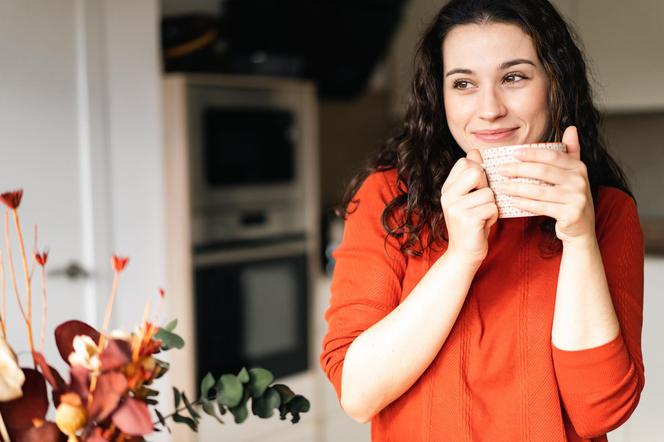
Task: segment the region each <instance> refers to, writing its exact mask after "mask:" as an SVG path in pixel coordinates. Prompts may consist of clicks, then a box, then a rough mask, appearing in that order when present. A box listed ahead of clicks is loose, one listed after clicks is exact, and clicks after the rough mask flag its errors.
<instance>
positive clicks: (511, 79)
mask: <svg viewBox="0 0 664 442" xmlns="http://www.w3.org/2000/svg"><path fill="white" fill-rule="evenodd" d="M527 78H528V77H526V76H525V75H521V74H507V75H506V76H505V82H507V83H518V82H519V81H522V80H526V79H527Z"/></svg>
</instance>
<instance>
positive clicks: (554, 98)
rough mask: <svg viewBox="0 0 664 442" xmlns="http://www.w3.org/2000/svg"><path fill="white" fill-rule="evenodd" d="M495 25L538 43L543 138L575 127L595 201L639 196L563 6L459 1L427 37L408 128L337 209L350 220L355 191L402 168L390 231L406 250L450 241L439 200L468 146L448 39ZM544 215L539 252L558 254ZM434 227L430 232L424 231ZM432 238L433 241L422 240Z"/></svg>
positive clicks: (388, 219) (532, 0)
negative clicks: (450, 72) (456, 121)
mask: <svg viewBox="0 0 664 442" xmlns="http://www.w3.org/2000/svg"><path fill="white" fill-rule="evenodd" d="M488 23H509V24H515V25H517V26H519V27H520V28H521V29H522V30H523V31H524V32H525V33H526V34H527V35H529V36H530V37H531V38H532V40H533V42H534V45H535V48H536V50H537V54H538V56H539V59H540V61H541V63H542V64H543V66H544V69H545V71H546V74H547V77H548V80H549V91H548V101H549V103H548V104H549V109H550V116H551V121H550V126H549V127H550V132H549V134H548V136H547V138H546V139H545V140H542V141H561V139H562V134H563V132H564V130H565V128H566V127H568V126H570V125H574V126H576V127H577V129H578V134H579V141H580V143H581V146H582V149H581V160H582V161H583V162H584V163H585V165H586V168H587V170H588V178H589V182H590V187H591V192H592V197H593V201H594V202H596V201H597V193H598V187H599V186H600V185H604V186H612V187H617V188H619V189H621V190H623V191H625V192H626V193H628V194H629V195H630V196H631V197H632V198H634V196H633V194H632V192H631V191H630V189H629V186H628V184H627V180H626V177H625V174H624V173H623V171H622V170H621V168H620V166H619V165H618V164H617V163H616V161H615V160H614V159H613V158H612V157H611V155H610V154H609V153H608V152H607V150H606V148H605V143H604V141H603V139H602V136H601V134H600V132H599V125H600V114H599V111H598V110H597V108H596V107H595V105H594V104H593V99H592V91H591V87H590V84H589V81H588V74H587V68H586V62H585V60H584V56H583V54H582V52H581V50H580V49H579V47H578V46H577V44H576V42H575V38H574V36H573V35H572V33H571V31H570V29H569V28H568V26H567V24H566V23H565V21H564V20H563V18H562V17H561V16H560V14H559V13H558V12H557V11H556V9H555V8H554V7H553V6H552V5H551V4H550V3H549V2H548V1H547V0H501V1H495V0H452V1H450V2H449V3H447V4H446V5H445V6H444V7H443V8H442V9H441V10H440V12H439V13H438V14H437V16H436V17H435V19H434V21H433V23H431V25H429V27H428V28H427V30H426V31H425V32H424V35H423V36H422V39H421V41H420V44H419V48H418V50H417V54H416V57H415V75H414V78H413V81H412V84H411V92H410V98H409V102H408V107H407V110H406V114H405V117H404V121H403V126H402V127H401V128H400V129H399V131H398V133H397V134H396V135H395V136H394V137H392V138H390V139H389V140H387V142H386V143H385V144H384V145H383V146H382V148H381V149H380V150H379V151H378V152H377V153H376V154H375V155H374V156H373V157H372V158H371V159H370V160H369V162H368V164H367V165H366V166H364V167H363V168H362V169H361V170H360V171H359V172H358V173H357V174H356V175H355V176H354V177H353V178H352V179H351V181H350V182H349V183H348V186H347V188H346V190H345V193H344V195H343V197H342V201H341V204H340V205H339V206H338V207H337V208H336V210H335V211H336V214H337V215H338V216H340V217H342V218H344V219H345V218H346V217H347V215H348V214H350V213H352V212H353V211H354V207H351V204H354V205H356V204H358V203H359V200H357V199H353V198H354V195H355V194H356V192H357V190H358V189H359V187H360V186H361V185H362V183H363V182H364V180H365V179H366V178H367V176H368V175H369V174H371V173H373V172H376V171H384V170H389V169H396V171H397V183H396V185H397V189H398V194H397V196H396V197H395V198H394V199H393V200H392V201H391V202H389V203H388V205H387V206H386V208H385V210H384V212H383V215H382V223H383V226H384V228H385V230H386V232H387V235H390V236H393V237H395V238H398V239H401V252H402V253H404V254H409V255H416V256H420V255H421V254H422V252H423V250H424V248H425V247H429V246H430V245H431V244H432V243H433V242H436V241H441V242H447V241H448V239H447V238H446V237H445V232H444V231H445V229H444V226H445V220H444V216H443V211H442V208H441V206H440V194H441V188H442V185H443V183H444V182H445V180H446V179H447V176H448V175H449V172H450V170H451V169H452V166H453V165H454V163H455V162H456V161H457V160H459V159H460V158H462V157H464V156H465V152H464V151H463V149H462V148H461V147H460V146H459V145H458V144H457V142H456V141H455V139H454V137H453V136H452V134H451V133H450V130H449V127H448V125H447V121H446V118H445V107H444V103H443V94H442V81H443V55H442V45H443V40H444V39H445V36H446V35H447V33H448V32H450V30H451V29H452V28H453V27H454V26H459V25H464V24H488ZM397 215H398V216H397ZM538 219H540V220H541V223H540V226H539V227H540V229H541V230H542V231H543V232H547V233H549V235H546V241H544V242H543V243H542V244H541V245H540V250H541V252H542V253H543V254H544V255H548V256H553V255H555V254H557V253H558V252H559V251H560V250H561V249H562V243H561V242H560V240H559V239H558V238H557V237H556V234H555V219H553V218H549V217H541V218H538ZM427 230H428V232H429V233H430V234H428V235H425V234H424V233H425V232H427ZM387 235H386V239H387V237H388V236H387ZM425 237H428V241H427V244H423V238H425Z"/></svg>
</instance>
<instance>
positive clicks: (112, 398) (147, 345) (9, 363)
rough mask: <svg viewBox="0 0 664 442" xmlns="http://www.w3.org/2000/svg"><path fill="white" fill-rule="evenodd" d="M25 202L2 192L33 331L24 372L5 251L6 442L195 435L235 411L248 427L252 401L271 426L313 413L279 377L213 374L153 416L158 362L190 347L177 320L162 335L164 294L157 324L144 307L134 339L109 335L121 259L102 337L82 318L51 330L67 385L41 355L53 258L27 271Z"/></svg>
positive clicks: (0, 364) (1, 322) (2, 419)
mask: <svg viewBox="0 0 664 442" xmlns="http://www.w3.org/2000/svg"><path fill="white" fill-rule="evenodd" d="M22 196H23V192H22V190H16V191H12V192H5V193H2V194H0V201H2V203H4V204H5V205H6V206H7V207H8V209H9V210H8V211H6V212H5V217H4V227H5V246H6V252H7V258H6V261H7V264H8V269H9V272H8V274H9V279H10V281H11V286H12V288H13V291H14V294H15V298H16V302H17V303H18V307H19V310H20V312H21V315H22V319H23V321H24V322H25V325H26V328H27V334H28V342H29V346H30V353H31V355H32V361H33V364H34V367H33V368H27V367H19V364H18V361H17V357H16V354H15V353H14V351H13V350H12V348H11V346H10V345H9V343H8V342H7V323H6V315H5V311H6V310H5V271H4V263H3V254H2V251H1V249H0V329H1V331H2V337H0V441H7V442H9V441H11V440H13V441H40V442H51V441H64V440H68V441H69V442H74V441H79V440H80V441H88V442H102V441H126V442H130V441H131V442H134V441H142V440H144V436H146V435H148V434H151V433H153V432H154V431H161V430H163V429H167V430H168V431H170V429H169V427H168V421H169V420H172V421H173V422H176V423H182V424H186V425H188V426H189V427H190V428H191V429H192V430H194V431H197V429H198V425H199V422H200V419H201V417H202V414H201V413H206V414H208V415H211V416H214V417H215V418H216V419H217V420H218V421H219V422H221V423H223V421H222V420H221V418H220V417H219V415H224V414H225V413H226V412H230V413H231V414H232V415H233V417H234V420H235V422H236V423H242V422H244V421H245V420H246V418H247V417H248V414H249V412H248V409H247V403H248V401H249V399H250V398H251V410H252V413H253V414H254V415H256V416H258V417H260V418H269V417H271V416H272V415H273V413H274V411H275V410H278V411H279V415H280V418H281V419H282V420H283V419H286V417H287V416H288V415H289V414H290V415H291V421H292V422H293V423H297V422H298V421H299V419H300V413H304V412H307V411H308V410H309V407H310V404H309V401H308V400H307V399H306V398H305V397H304V396H301V395H297V394H295V393H293V391H292V390H291V389H290V388H289V387H287V386H286V385H283V384H274V385H271V384H272V382H273V380H274V376H273V375H272V374H271V373H270V372H269V371H268V370H265V369H263V368H252V369H250V370H247V369H245V368H243V369H242V370H241V371H240V372H239V373H238V374H237V375H234V374H223V375H221V376H220V377H219V378H218V379H215V378H214V377H213V375H212V374H210V373H208V374H207V375H206V376H205V377H204V378H203V380H202V382H201V385H200V393H199V398H198V399H197V400H195V401H190V400H189V399H188V398H187V396H186V394H185V393H184V392H182V391H180V390H178V389H177V388H173V394H174V402H175V403H174V408H175V411H174V412H172V413H170V414H167V415H164V414H162V413H161V412H160V411H159V410H158V409H157V408H156V406H157V405H158V396H159V391H158V390H156V389H154V388H151V387H153V385H152V383H153V381H154V380H155V379H157V378H159V377H161V376H163V375H164V374H165V373H166V372H167V371H168V369H169V365H168V363H166V362H165V361H162V360H160V359H158V358H157V357H156V356H155V355H157V354H158V353H160V352H164V351H168V350H170V349H172V348H176V349H178V348H182V347H183V346H184V341H183V340H182V338H181V337H180V336H178V335H177V334H176V333H175V332H174V330H175V327H176V324H177V321H176V320H173V321H171V322H169V323H168V324H166V325H164V326H162V327H160V326H158V325H156V322H157V321H158V318H159V313H160V311H161V306H162V302H163V299H164V296H165V293H164V291H163V290H162V289H159V305H158V309H157V314H156V317H157V319H155V320H154V321H152V322H151V321H149V320H148V315H149V312H150V303H149V302H148V304H147V305H146V307H145V310H144V314H143V321H142V323H141V324H140V326H139V327H138V328H137V329H136V330H135V331H133V332H123V331H113V332H111V333H109V332H108V330H107V329H108V325H109V322H110V319H111V315H112V311H113V304H114V302H115V296H116V293H117V290H118V283H119V279H120V274H121V273H122V271H123V270H124V269H125V267H126V266H127V263H128V260H129V259H128V258H127V257H121V256H112V258H111V264H112V267H113V272H114V277H113V284H112V288H111V291H110V295H109V298H108V303H107V305H106V310H105V313H104V320H103V324H102V327H101V329H100V330H96V329H95V328H93V327H92V326H90V325H88V324H86V323H84V322H82V321H78V320H70V321H66V322H64V323H62V324H60V325H59V326H58V327H57V328H56V329H55V343H56V345H57V349H58V351H59V353H60V355H61V356H62V358H63V359H64V360H65V362H67V364H68V366H69V381H68V382H67V381H65V379H64V378H63V377H62V376H60V374H59V373H58V372H57V371H56V370H55V369H54V368H53V367H52V366H51V365H49V364H48V362H47V361H46V360H45V358H44V356H43V349H44V341H45V334H46V327H45V324H46V321H45V319H46V272H45V267H46V264H47V261H48V251H42V252H37V251H36V250H35V252H34V253H33V256H32V258H33V262H32V270H31V269H29V268H28V257H27V254H26V252H25V245H24V241H23V233H22V231H21V224H20V221H19V215H18V207H19V205H20V203H21V199H22ZM10 212H11V214H12V216H13V218H14V226H15V230H16V235H17V242H18V244H19V247H20V250H21V257H22V264H23V274H24V277H25V278H24V281H25V293H26V297H25V305H24V304H23V302H22V298H21V295H20V292H19V289H18V285H17V283H16V277H15V274H16V272H15V271H14V264H13V259H12V250H11V241H10V228H9V224H10V222H9V214H10ZM35 242H36V241H35ZM35 247H36V246H35ZM35 266H38V267H39V269H40V270H41V272H40V273H41V289H42V290H41V301H42V312H41V313H42V314H41V316H42V317H41V332H40V340H39V345H40V347H39V351H37V349H36V348H35V345H34V337H33V320H32V290H31V288H32V286H31V283H32V281H31V279H32V273H33V270H34V268H35ZM47 383H48V385H49V386H50V393H51V394H50V400H49V388H48V387H47ZM50 404H53V406H54V407H55V422H50V421H48V420H46V414H47V412H48V409H49V407H50ZM151 410H152V411H153V412H154V416H155V417H153V416H152V415H151V413H150V411H151Z"/></svg>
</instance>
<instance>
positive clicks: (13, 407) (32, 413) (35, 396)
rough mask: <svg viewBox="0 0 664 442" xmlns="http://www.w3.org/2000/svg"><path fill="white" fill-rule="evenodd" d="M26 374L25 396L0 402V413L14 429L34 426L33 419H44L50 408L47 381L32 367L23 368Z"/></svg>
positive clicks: (9, 427) (8, 426) (14, 430)
mask: <svg viewBox="0 0 664 442" xmlns="http://www.w3.org/2000/svg"><path fill="white" fill-rule="evenodd" d="M21 369H22V370H23V373H24V374H25V383H24V384H23V387H22V388H23V396H21V397H20V398H18V399H14V400H13V401H8V402H0V413H1V414H2V418H3V419H4V421H5V424H6V425H7V428H8V429H9V430H10V431H12V432H16V431H25V430H27V429H29V428H31V427H32V420H33V419H42V420H43V419H44V417H45V416H46V411H47V410H48V397H47V396H46V381H45V380H44V376H42V374H41V373H40V372H38V371H37V370H34V369H32V368H21Z"/></svg>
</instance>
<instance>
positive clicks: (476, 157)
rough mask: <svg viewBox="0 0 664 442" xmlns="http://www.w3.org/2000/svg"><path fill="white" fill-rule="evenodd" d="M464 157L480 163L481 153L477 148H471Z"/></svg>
mask: <svg viewBox="0 0 664 442" xmlns="http://www.w3.org/2000/svg"><path fill="white" fill-rule="evenodd" d="M466 158H468V159H469V160H471V161H474V162H476V163H479V164H482V155H480V151H479V150H477V149H473V150H471V151H470V152H468V154H466Z"/></svg>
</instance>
